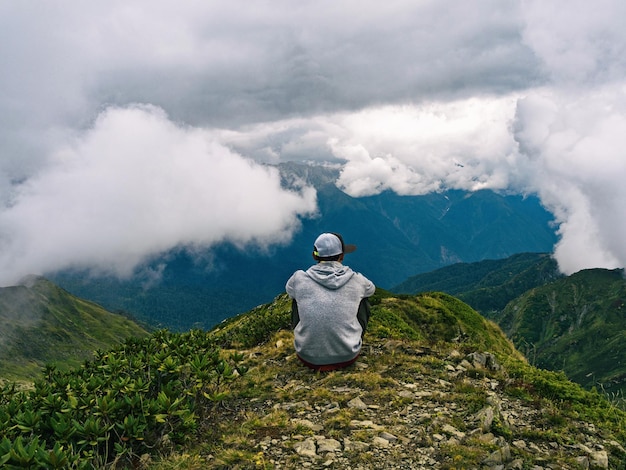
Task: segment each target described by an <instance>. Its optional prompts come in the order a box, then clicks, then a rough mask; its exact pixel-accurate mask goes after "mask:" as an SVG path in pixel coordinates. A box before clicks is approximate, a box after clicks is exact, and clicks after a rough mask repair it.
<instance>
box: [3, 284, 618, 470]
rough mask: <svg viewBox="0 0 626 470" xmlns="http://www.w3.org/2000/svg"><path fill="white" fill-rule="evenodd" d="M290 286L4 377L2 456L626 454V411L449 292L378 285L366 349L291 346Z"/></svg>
mask: <svg viewBox="0 0 626 470" xmlns="http://www.w3.org/2000/svg"><path fill="white" fill-rule="evenodd" d="M290 304H291V302H290V300H289V298H288V297H287V296H286V295H281V296H279V297H277V298H276V299H275V300H274V301H273V302H271V303H269V304H264V305H261V306H259V307H257V308H255V309H254V310H252V311H250V312H249V313H246V314H243V315H239V316H237V317H236V318H232V319H230V320H229V321H227V322H225V323H223V324H221V325H219V326H218V327H216V328H215V329H214V330H213V331H209V332H206V331H200V330H192V331H189V332H187V333H169V332H166V331H157V332H155V333H153V334H152V335H150V336H148V337H146V338H144V339H132V340H128V341H126V342H125V343H124V344H122V345H120V346H118V347H116V348H113V349H111V350H110V351H101V352H99V353H98V354H97V355H96V357H95V358H94V359H93V360H92V361H89V362H87V363H85V364H83V365H82V366H81V367H80V368H77V369H74V370H71V371H68V372H61V371H58V370H55V369H48V370H47V372H46V376H45V377H44V378H43V379H41V380H39V381H37V382H36V384H35V387H34V388H33V389H32V390H28V391H18V390H15V389H12V388H11V387H4V388H3V389H2V390H1V392H0V435H1V436H3V437H2V439H1V440H0V464H1V465H3V466H8V467H11V466H13V467H20V468H24V467H29V466H30V468H38V467H44V468H93V467H96V468H104V467H106V468H146V469H154V470H165V469H172V468H187V469H207V468H209V469H210V468H214V469H223V468H229V469H252V468H264V469H271V468H305V467H309V468H333V467H335V468H414V469H451V468H459V467H463V468H503V467H504V466H506V467H508V468H535V467H534V466H537V465H539V466H541V467H542V468H572V469H573V468H601V469H602V468H604V469H608V468H621V467H622V466H623V465H624V463H626V450H624V447H623V445H622V444H620V443H623V442H625V441H626V434H625V433H626V412H624V411H623V410H621V409H620V408H619V407H617V406H615V404H614V403H611V402H609V401H607V399H606V398H605V397H604V396H602V395H600V394H598V393H594V392H589V391H585V390H584V389H582V388H581V387H580V386H578V385H576V384H574V383H572V382H570V381H568V380H567V379H566V378H565V377H564V376H563V375H562V374H556V373H552V372H547V371H543V370H539V369H536V368H534V367H532V366H530V365H528V364H527V363H526V361H525V360H524V359H523V357H522V356H521V354H520V353H519V352H517V351H516V350H515V348H514V347H513V345H512V344H511V342H510V341H509V340H508V339H507V338H506V337H505V336H504V335H503V334H502V332H501V331H500V330H499V328H498V327H497V326H496V325H495V324H493V323H491V322H489V321H487V320H485V319H484V318H483V317H481V316H480V315H479V314H478V313H476V312H475V311H474V310H472V309H471V308H470V307H469V306H467V305H466V304H464V303H462V302H460V301H459V300H457V299H454V298H452V297H450V296H448V295H445V294H424V295H420V296H397V295H392V294H389V293H387V292H383V291H380V290H379V291H377V293H376V295H375V296H374V297H373V298H372V321H371V327H370V328H369V329H368V333H367V334H366V336H365V347H364V350H363V354H362V355H361V357H360V359H359V361H357V363H356V364H354V365H352V366H350V367H349V368H347V369H344V370H340V371H333V372H329V373H314V372H311V371H310V370H309V369H307V368H305V367H303V366H302V365H301V364H299V362H298V361H297V359H295V358H294V351H293V346H292V341H293V335H292V333H291V331H289V329H288V325H289V321H290V314H289V309H290Z"/></svg>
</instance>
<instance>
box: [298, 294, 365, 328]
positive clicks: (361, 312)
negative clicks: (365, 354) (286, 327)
mask: <svg viewBox="0 0 626 470" xmlns="http://www.w3.org/2000/svg"><path fill="white" fill-rule="evenodd" d="M371 314H372V313H371V311H370V302H369V299H367V298H365V299H363V300H361V303H360V304H359V309H358V310H357V313H356V318H357V320H358V321H359V324H360V325H361V328H362V329H363V332H362V333H361V338H362V337H363V335H364V334H365V330H366V329H367V324H368V323H369V321H370V316H371ZM299 322H300V314H299V313H298V304H297V303H296V299H293V300H292V301H291V327H292V328H295V327H296V325H297V324H298V323H299Z"/></svg>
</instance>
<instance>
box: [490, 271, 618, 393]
mask: <svg viewBox="0 0 626 470" xmlns="http://www.w3.org/2000/svg"><path fill="white" fill-rule="evenodd" d="M625 308H626V281H625V280H624V273H623V271H622V270H613V271H610V270H606V269H589V270H584V271H580V272H578V273H576V274H573V275H571V276H568V277H567V278H563V279H559V280H557V281H554V282H552V283H549V284H546V285H544V286H540V287H537V288H535V289H532V290H530V291H529V292H527V293H525V294H524V295H522V296H520V297H519V298H517V299H515V300H514V301H513V302H511V303H510V304H509V305H508V306H507V308H506V309H504V311H503V312H502V313H501V314H500V315H498V316H497V317H496V318H494V320H496V321H497V322H498V323H499V324H500V325H501V327H502V329H503V330H504V331H505V332H506V333H507V334H508V335H509V337H510V338H511V339H512V340H513V341H514V343H515V344H516V345H517V347H518V349H520V350H521V351H522V352H523V353H525V355H526V357H527V358H528V359H529V360H530V361H531V362H532V363H534V364H536V365H537V366H539V367H542V368H546V369H550V370H557V371H559V370H562V371H564V372H565V374H566V375H567V376H568V377H569V378H570V379H572V380H574V381H576V382H578V383H580V384H582V385H584V386H585V387H587V388H592V387H594V386H597V387H599V388H601V389H602V390H603V391H605V392H607V393H614V394H618V395H619V394H623V393H624V392H626V362H625V360H624V358H626V341H624V339H625V338H626V336H625V333H624V332H625V331H626V317H625V316H624V309H625Z"/></svg>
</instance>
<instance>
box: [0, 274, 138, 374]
mask: <svg viewBox="0 0 626 470" xmlns="http://www.w3.org/2000/svg"><path fill="white" fill-rule="evenodd" d="M0 324H1V325H2V328H0V378H5V379H7V378H8V379H12V380H26V381H32V380H34V379H35V378H37V377H40V376H41V369H42V368H43V367H44V366H45V365H46V364H50V365H57V366H59V367H66V368H67V367H76V366H78V365H80V364H81V363H82V362H83V361H84V360H85V359H89V358H91V357H92V356H93V352H94V351H96V350H98V349H109V348H111V347H112V346H114V345H116V344H119V343H122V342H123V341H124V340H126V338H129V337H131V336H134V337H141V336H145V335H147V332H146V330H145V329H144V328H142V327H141V326H139V325H138V324H137V323H135V322H134V321H132V320H130V319H129V318H126V317H124V316H121V315H116V314H113V313H110V312H108V311H106V310H105V309H103V308H102V307H100V306H99V305H96V304H94V303H92V302H88V301H86V300H83V299H79V298H77V297H75V296H72V295H70V294H69V293H68V292H66V291H65V290H63V289H61V288H59V287H57V286H56V285H54V284H53V283H51V282H49V281H47V280H46V279H43V278H37V277H33V278H32V279H30V280H29V281H28V282H27V283H26V284H25V285H20V286H13V287H3V288H0Z"/></svg>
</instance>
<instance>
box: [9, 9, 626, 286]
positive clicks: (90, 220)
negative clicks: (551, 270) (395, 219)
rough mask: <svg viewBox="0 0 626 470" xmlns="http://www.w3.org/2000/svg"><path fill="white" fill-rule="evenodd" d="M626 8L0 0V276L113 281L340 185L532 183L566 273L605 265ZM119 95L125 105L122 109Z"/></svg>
mask: <svg viewBox="0 0 626 470" xmlns="http://www.w3.org/2000/svg"><path fill="white" fill-rule="evenodd" d="M623 18H626V2H623V1H622V0H598V1H596V2H588V1H586V0H585V1H584V0H555V1H551V2H545V1H542V0H523V1H518V0H477V1H473V2H458V4H456V5H455V7H454V8H450V6H449V5H448V4H447V3H445V2H415V1H413V0H393V1H390V2H377V1H368V0H364V1H351V0H350V1H345V2H335V1H327V0H320V1H302V2H297V3H294V2H292V1H289V0H276V1H273V2H255V3H250V2H247V1H245V0H229V1H228V2H226V1H214V2H193V1H183V2H177V3H173V2H168V1H164V0H154V1H152V2H151V3H150V8H146V6H145V2H140V1H134V0H123V1H122V0H111V1H108V2H83V1H78V0H63V1H62V2H48V3H45V4H43V3H42V4H39V5H37V7H36V8H34V7H33V4H32V3H31V2H8V1H2V0H0V57H1V58H2V63H3V72H2V73H1V74H0V89H1V90H2V93H1V94H0V283H7V282H12V280H13V279H15V278H16V277H18V276H19V275H23V274H29V273H34V274H41V273H45V272H46V271H50V270H56V269H60V268H65V267H70V266H77V267H87V268H93V269H97V270H102V271H105V272H112V273H115V274H118V275H129V274H130V273H132V272H133V270H134V269H135V267H136V266H137V265H138V264H140V263H141V262H142V261H144V260H146V259H148V258H149V257H150V256H153V255H156V254H158V253H161V252H163V251H166V250H169V249H172V248H176V247H189V246H196V245H202V246H211V245H212V244H214V243H217V242H220V241H232V242H234V243H237V244H247V243H255V244H257V245H260V246H265V245H267V244H271V243H281V242H286V241H287V240H288V239H289V237H290V236H291V234H292V233H293V231H294V230H297V226H298V218H299V217H308V216H311V215H312V214H313V213H315V210H316V208H315V195H314V194H313V192H312V190H311V189H307V188H302V189H301V190H300V192H293V191H291V192H290V191H285V190H283V189H281V188H280V185H279V177H278V175H277V174H276V173H275V172H274V171H272V170H270V169H269V168H267V167H265V166H262V165H261V164H262V163H279V162H284V161H312V162H316V163H320V162H332V163H334V164H342V165H343V170H342V173H341V177H340V179H339V181H338V182H337V184H338V185H339V186H340V187H341V188H343V189H344V190H345V191H347V192H349V193H350V194H352V195H355V196H362V195H367V194H375V193H377V192H380V191H383V190H393V191H396V192H398V193H399V194H423V193H426V192H429V191H437V190H442V189H445V188H463V189H468V190H473V189H481V188H491V189H496V190H502V191H513V192H517V193H522V194H531V193H532V194H537V195H538V196H539V197H540V198H541V200H542V202H543V204H544V205H545V206H546V208H547V209H549V210H550V211H552V212H553V213H554V215H555V218H556V222H557V224H558V231H559V234H560V236H561V238H560V241H559V243H558V245H557V246H556V247H555V254H556V257H557V260H558V261H559V264H560V266H561V268H562V269H563V270H564V271H565V272H567V273H571V272H574V271H576V270H579V269H583V268H592V267H611V268H612V267H623V266H626V248H625V244H624V243H623V240H625V239H626V223H625V222H624V220H626V209H625V207H626V206H624V204H623V201H625V200H626V197H625V196H626V194H625V190H624V189H623V181H624V180H626V168H625V163H624V162H626V150H625V149H626V146H625V145H624V144H625V143H626V142H625V141H624V140H625V137H624V135H625V132H624V129H625V128H626V126H625V124H626V122H625V121H626V96H625V95H626V28H624V27H623ZM136 103H141V105H137V104H136Z"/></svg>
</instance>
